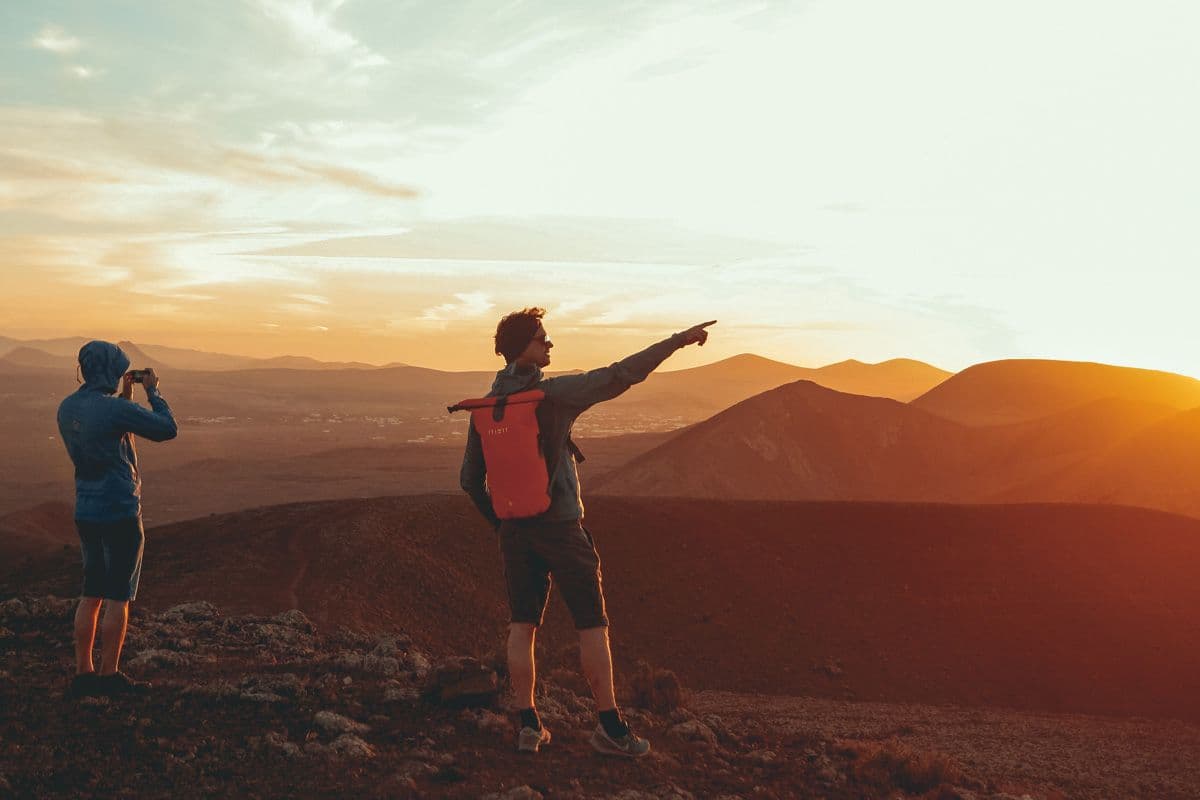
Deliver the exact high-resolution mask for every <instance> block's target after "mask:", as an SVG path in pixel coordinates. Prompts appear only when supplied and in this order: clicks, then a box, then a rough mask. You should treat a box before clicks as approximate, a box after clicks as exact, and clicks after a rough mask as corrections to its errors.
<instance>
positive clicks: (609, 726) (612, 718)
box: [600, 708, 629, 739]
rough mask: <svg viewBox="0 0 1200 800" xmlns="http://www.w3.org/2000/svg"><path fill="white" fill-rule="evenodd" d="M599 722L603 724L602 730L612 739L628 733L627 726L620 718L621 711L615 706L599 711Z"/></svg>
mask: <svg viewBox="0 0 1200 800" xmlns="http://www.w3.org/2000/svg"><path fill="white" fill-rule="evenodd" d="M600 724H601V725H603V726H604V732H605V733H607V734H608V735H609V736H611V737H613V738H614V739H620V738H621V737H622V736H624V735H625V734H627V733H629V726H628V725H626V724H625V720H623V719H621V712H620V711H617V710H616V709H615V708H610V709H609V710H608V711H601V712H600Z"/></svg>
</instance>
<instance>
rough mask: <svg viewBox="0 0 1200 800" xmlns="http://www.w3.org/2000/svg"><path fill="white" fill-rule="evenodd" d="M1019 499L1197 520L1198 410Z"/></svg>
mask: <svg viewBox="0 0 1200 800" xmlns="http://www.w3.org/2000/svg"><path fill="white" fill-rule="evenodd" d="M1017 491H1019V492H1020V493H1021V494H1022V495H1024V496H1027V497H1034V498H1055V499H1059V498H1063V499H1068V500H1070V501H1073V502H1084V503H1088V502H1101V503H1122V504H1125V505H1136V506H1143V507H1147V508H1168V509H1171V510H1173V511H1176V512H1178V513H1184V514H1189V515H1192V516H1200V409H1192V410H1190V411H1184V412H1181V413H1177V414H1173V415H1171V416H1170V417H1168V418H1166V419H1162V420H1160V421H1159V422H1158V423H1157V424H1154V425H1150V426H1147V427H1146V428H1145V429H1144V430H1141V431H1139V432H1137V433H1136V434H1135V435H1132V436H1130V437H1129V438H1128V439H1126V440H1124V441H1122V442H1120V443H1118V444H1116V445H1114V446H1112V447H1109V448H1106V449H1104V450H1102V451H1100V452H1097V453H1095V454H1093V455H1092V456H1091V457H1090V458H1089V459H1088V460H1087V461H1085V462H1084V463H1082V464H1080V465H1079V466H1078V467H1076V468H1074V469H1071V470H1064V471H1062V472H1061V473H1059V474H1058V475H1055V476H1054V477H1053V479H1051V480H1046V481H1043V482H1040V483H1038V484H1035V485H1030V486H1023V487H1020V488H1019V489H1018V490H1017Z"/></svg>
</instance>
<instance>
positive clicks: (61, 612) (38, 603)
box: [25, 595, 79, 617]
mask: <svg viewBox="0 0 1200 800" xmlns="http://www.w3.org/2000/svg"><path fill="white" fill-rule="evenodd" d="M78 604H79V601H78V600H70V599H67V598H65V597H55V596H54V595H46V596H45V597H31V598H29V599H28V600H27V601H26V602H25V607H26V608H28V609H29V616H31V617H65V616H67V615H70V614H74V613H75V606H76V605H78Z"/></svg>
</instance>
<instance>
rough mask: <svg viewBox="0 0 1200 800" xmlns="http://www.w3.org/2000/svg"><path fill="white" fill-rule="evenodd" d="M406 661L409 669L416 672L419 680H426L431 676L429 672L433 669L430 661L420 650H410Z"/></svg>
mask: <svg viewBox="0 0 1200 800" xmlns="http://www.w3.org/2000/svg"><path fill="white" fill-rule="evenodd" d="M405 661H406V662H407V665H408V668H409V669H410V670H412V671H413V672H415V673H416V675H417V677H418V678H424V677H425V676H426V675H428V674H429V670H431V669H433V665H432V664H431V663H430V662H429V659H428V658H426V657H425V654H424V653H422V652H421V651H420V650H409V651H408V657H407V658H406V659H405Z"/></svg>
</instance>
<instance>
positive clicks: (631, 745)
mask: <svg viewBox="0 0 1200 800" xmlns="http://www.w3.org/2000/svg"><path fill="white" fill-rule="evenodd" d="M590 741H591V743H592V747H593V748H595V750H596V752H597V753H603V754H604V755H606V756H620V757H621V758H641V757H642V756H644V755H646V753H649V752H650V742H648V741H646V740H645V739H642V738H640V737H638V736H635V735H634V733H633V731H629V732H628V733H626V734H625V735H624V736H618V737H616V738H615V739H614V738H613V737H611V736H609V735H608V731H606V730H604V726H603V725H597V726H596V730H594V731H592V738H591V739H590Z"/></svg>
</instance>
